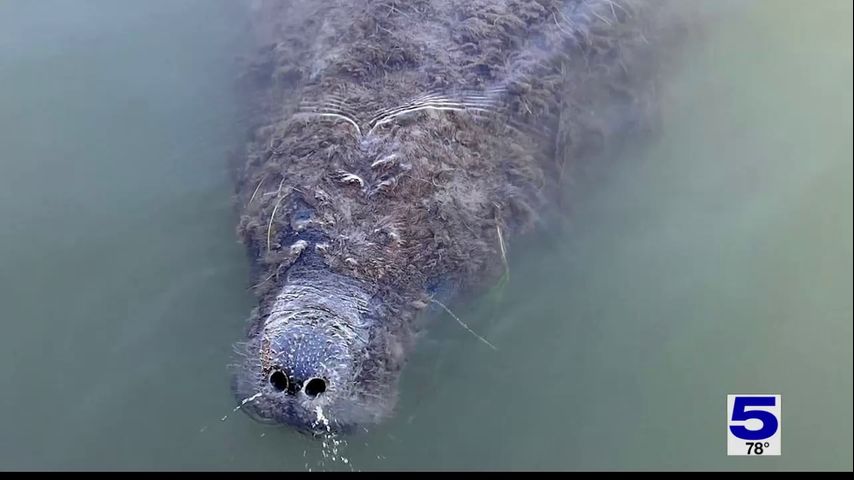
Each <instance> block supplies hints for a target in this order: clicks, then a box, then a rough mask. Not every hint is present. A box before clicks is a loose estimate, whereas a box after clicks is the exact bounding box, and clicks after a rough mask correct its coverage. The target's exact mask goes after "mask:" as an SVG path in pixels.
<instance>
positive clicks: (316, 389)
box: [303, 377, 326, 397]
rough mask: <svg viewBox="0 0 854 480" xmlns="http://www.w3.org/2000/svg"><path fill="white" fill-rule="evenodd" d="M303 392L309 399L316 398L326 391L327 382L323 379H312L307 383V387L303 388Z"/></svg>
mask: <svg viewBox="0 0 854 480" xmlns="http://www.w3.org/2000/svg"><path fill="white" fill-rule="evenodd" d="M303 391H304V392H305V394H306V395H308V396H309V397H316V396H318V395H320V394H321V393H323V392H325V391H326V381H325V380H323V379H322V378H317V377H315V378H310V379H309V380H308V381H307V382H305V386H303Z"/></svg>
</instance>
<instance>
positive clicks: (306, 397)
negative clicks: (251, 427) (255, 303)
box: [232, 267, 405, 433]
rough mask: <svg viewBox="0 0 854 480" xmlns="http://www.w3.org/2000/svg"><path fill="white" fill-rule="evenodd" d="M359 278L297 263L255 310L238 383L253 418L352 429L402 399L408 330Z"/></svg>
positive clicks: (315, 429) (316, 428)
mask: <svg viewBox="0 0 854 480" xmlns="http://www.w3.org/2000/svg"><path fill="white" fill-rule="evenodd" d="M388 317H389V314H388V313H387V311H386V308H385V307H384V306H383V304H382V302H377V301H376V300H375V299H374V298H372V297H371V296H370V295H369V294H368V293H367V291H366V289H365V288H363V286H362V285H361V284H360V282H358V281H356V280H354V279H352V278H349V277H346V276H342V275H339V274H335V273H332V272H330V271H328V270H326V269H324V268H322V267H319V268H313V267H303V268H292V269H291V270H290V271H289V273H288V275H287V281H286V282H285V284H284V285H283V286H282V288H281V289H280V290H279V291H278V293H277V294H276V295H275V297H274V298H271V299H270V301H269V302H268V305H267V306H266V307H265V306H264V304H263V303H262V306H261V307H259V309H258V310H257V318H256V319H255V320H254V321H253V326H252V327H251V328H250V332H249V339H248V341H247V342H245V343H243V344H241V345H240V346H239V347H238V349H237V350H238V354H239V355H240V356H241V357H242V358H241V360H240V362H239V363H238V364H237V370H236V372H235V373H234V376H233V380H232V389H233V392H234V394H235V396H236V399H237V400H238V403H239V404H241V410H243V411H244V412H246V413H247V414H248V415H250V416H251V417H252V418H254V419H256V420H258V421H260V422H264V423H271V424H282V425H288V426H291V427H293V428H295V429H297V430H300V431H303V432H307V433H320V432H326V431H339V432H349V431H353V430H354V429H356V428H357V427H364V426H366V425H369V424H374V423H377V422H379V421H380V420H382V419H383V418H384V417H386V416H388V415H389V414H390V413H391V410H392V409H393V408H394V405H395V403H396V392H397V382H398V377H399V372H400V369H401V363H402V361H403V348H402V342H403V339H404V337H405V334H404V333H405V332H403V331H402V330H401V329H400V328H395V327H394V326H393V325H399V323H397V322H394V321H389V320H388Z"/></svg>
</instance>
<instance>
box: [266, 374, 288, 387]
mask: <svg viewBox="0 0 854 480" xmlns="http://www.w3.org/2000/svg"><path fill="white" fill-rule="evenodd" d="M270 385H272V386H273V388H275V389H276V390H278V391H280V392H284V391H285V390H287V388H288V376H287V375H285V372H283V371H281V370H276V371H274V372H273V373H271V374H270Z"/></svg>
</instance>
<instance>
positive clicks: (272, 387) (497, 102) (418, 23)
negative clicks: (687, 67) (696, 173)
mask: <svg viewBox="0 0 854 480" xmlns="http://www.w3.org/2000/svg"><path fill="white" fill-rule="evenodd" d="M257 8H258V10H257V13H258V18H259V20H258V24H257V28H258V29H259V30H258V31H259V32H263V35H265V36H267V39H268V42H269V45H270V46H269V48H268V49H266V51H265V54H264V56H263V58H262V60H261V61H259V62H258V63H257V64H256V65H255V66H254V69H253V70H252V72H251V73H252V75H251V78H252V79H253V80H254V81H255V82H256V88H257V95H258V96H257V100H258V106H259V110H258V112H259V113H258V118H259V119H261V120H260V121H259V122H258V123H259V127H258V128H257V129H256V130H255V137H254V138H253V140H252V142H251V143H250V149H249V152H248V160H247V162H246V164H245V166H244V168H243V169H242V172H241V174H240V181H239V185H238V198H239V201H240V205H241V208H242V215H241V222H240V226H239V232H240V234H241V237H242V239H243V241H244V242H245V244H246V245H247V248H248V250H249V252H250V256H251V258H252V261H253V267H254V268H253V272H254V273H253V276H254V289H255V292H256V294H257V295H258V298H259V304H258V307H257V309H256V311H255V312H254V313H253V315H252V318H251V319H250V323H249V329H248V340H247V341H246V342H245V343H243V344H242V345H241V346H240V348H239V351H240V354H241V355H242V359H241V363H240V365H239V366H238V370H237V371H236V372H235V376H234V390H235V394H236V396H237V398H238V400H241V401H242V402H243V403H245V405H244V406H243V410H244V411H247V412H248V413H249V414H250V415H252V416H253V417H255V418H257V419H259V420H261V421H268V422H273V423H282V424H289V425H292V426H294V427H296V428H298V429H301V430H308V431H316V430H319V429H326V428H332V429H336V430H347V429H350V428H352V427H355V426H361V425H366V424H370V423H376V422H378V421H381V420H382V419H383V418H384V417H386V416H388V415H389V414H390V412H391V411H392V409H393V407H394V404H395V397H396V390H397V382H398V378H399V375H400V371H401V369H402V368H403V365H404V364H405V361H406V357H407V354H408V352H409V351H410V350H411V349H412V347H413V345H414V336H415V333H416V332H417V330H418V328H419V323H418V322H417V320H418V319H419V318H420V317H422V316H423V315H422V314H423V311H424V310H425V307H427V306H429V305H430V304H431V302H436V301H437V298H436V296H437V295H442V297H441V299H440V300H439V301H446V300H447V299H449V298H453V297H455V296H459V295H461V294H465V293H469V292H476V291H477V290H479V289H480V288H482V287H484V286H488V285H490V284H492V283H494V282H495V281H496V280H497V279H498V278H499V277H500V276H501V275H502V274H503V273H504V271H505V265H506V258H505V254H506V243H507V242H512V241H513V239H514V238H517V236H518V235H521V234H522V233H525V232H527V231H530V230H531V229H533V228H536V225H537V223H538V222H539V221H540V219H541V217H542V215H543V214H544V213H545V212H546V211H547V210H548V209H549V208H552V207H553V205H554V204H555V202H556V199H557V198H558V195H559V191H560V189H561V187H562V185H563V184H564V183H565V181H566V179H567V178H569V177H570V176H571V174H572V168H573V167H574V166H576V165H579V164H580V163H581V162H583V161H584V160H586V159H589V158H593V157H594V156H596V155H597V154H598V153H600V152H601V149H602V148H603V147H604V146H605V145H607V144H609V142H612V141H615V140H616V139H619V138H621V137H624V136H626V135H630V134H633V133H635V132H638V131H641V130H644V129H646V128H647V127H648V126H649V125H650V124H651V119H652V118H654V112H655V97H654V92H655V78H656V75H657V72H658V65H659V61H658V59H657V54H658V53H659V51H660V50H661V48H662V45H663V42H664V40H663V38H664V35H663V32H664V31H665V30H667V29H666V28H662V25H663V24H664V23H665V22H666V20H665V15H664V14H663V9H664V4H663V3H662V2H643V1H634V0H536V1H535V0H489V1H487V0H432V1H428V0H421V1H418V0H416V1H411V2H410V1H407V2H397V1H394V0H392V1H388V0H385V1H346V0H342V1H337V2H304V3H303V2H272V1H270V2H266V1H261V2H259V3H258V5H257ZM247 399H248V400H247ZM321 418H323V419H324V422H328V426H327V425H320V422H319V421H320V419H321Z"/></svg>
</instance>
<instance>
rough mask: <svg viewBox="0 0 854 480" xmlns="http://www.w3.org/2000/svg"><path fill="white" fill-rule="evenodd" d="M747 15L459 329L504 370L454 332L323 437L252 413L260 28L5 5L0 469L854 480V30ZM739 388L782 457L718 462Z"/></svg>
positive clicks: (191, 9) (714, 36)
mask: <svg viewBox="0 0 854 480" xmlns="http://www.w3.org/2000/svg"><path fill="white" fill-rule="evenodd" d="M734 3H735V4H736V5H738V7H739V8H734V9H732V10H731V13H730V14H729V15H731V17H728V19H727V20H726V21H725V22H723V23H721V24H720V26H719V28H717V29H716V30H714V31H713V32H711V34H710V36H709V37H708V38H707V39H706V42H705V43H704V45H702V46H701V47H699V48H697V49H695V51H692V52H691V53H690V54H689V55H688V56H687V58H688V60H687V62H686V64H685V66H684V69H683V70H682V71H680V73H679V74H678V75H677V76H675V77H674V78H673V79H672V81H671V82H670V84H669V85H668V87H667V89H666V98H667V102H666V105H665V106H666V112H665V113H666V115H665V119H664V127H665V128H664V132H665V133H664V134H663V136H662V138H660V139H658V140H657V141H656V142H654V144H653V145H648V146H639V147H637V148H633V149H631V150H630V151H629V153H627V154H626V155H625V157H626V158H622V159H620V160H619V161H618V162H616V164H615V165H617V167H614V168H608V169H606V170H604V171H602V172H600V173H599V176H598V180H597V181H595V182H593V183H589V184H584V185H579V186H577V188H578V190H577V200H576V202H575V212H574V215H573V217H572V220H571V222H568V223H567V225H566V226H565V228H562V229H560V232H558V233H555V234H552V235H547V236H545V238H542V239H539V240H525V241H519V242H515V243H512V244H511V245H510V248H511V252H510V253H511V282H510V285H509V286H508V287H506V288H505V289H504V290H503V291H501V292H496V294H495V295H492V296H489V297H487V298H485V299H482V300H480V301H476V302H474V303H473V304H471V305H469V306H468V307H459V308H458V309H457V310H456V313H457V314H458V315H459V316H460V317H461V318H462V319H464V320H465V321H466V324H467V325H469V326H471V327H472V329H474V330H475V331H476V332H478V334H481V335H483V336H484V337H485V338H487V339H488V340H489V341H490V342H492V343H494V344H495V345H496V346H497V347H498V350H497V351H494V350H492V349H490V348H489V347H488V346H486V345H484V344H483V343H482V342H480V341H478V339H476V338H474V337H473V336H472V335H471V334H469V333H468V332H466V331H465V330H464V329H462V328H461V327H460V325H459V324H457V323H456V322H455V321H454V320H453V319H451V318H450V317H447V316H446V317H442V318H440V319H439V321H438V322H437V323H436V324H435V325H434V326H435V328H434V329H433V331H432V333H431V334H430V336H429V337H428V338H426V339H425V341H424V342H423V343H422V344H421V348H420V349H419V350H418V352H417V353H416V355H415V357H414V359H413V363H412V364H411V365H410V367H409V369H408V370H407V373H406V375H405V377H404V381H403V385H402V402H401V405H400V408H399V415H398V416H397V417H395V418H394V419H393V420H391V421H390V422H388V424H386V425H384V426H382V427H381V428H377V429H375V430H374V431H372V432H370V433H368V434H363V435H358V436H355V437H349V438H346V437H339V438H333V439H327V440H326V441H325V442H321V441H320V440H310V439H308V438H306V437H304V436H301V435H298V434H294V433H291V432H289V431H287V430H282V429H274V428H270V427H264V426H261V425H258V424H255V423H253V422H252V421H250V420H249V419H248V418H246V417H245V416H244V415H242V414H240V413H233V412H232V410H233V408H234V403H233V400H232V398H231V396H230V394H229V389H228V378H227V375H226V364H227V363H228V362H229V361H230V359H231V351H230V344H231V342H232V341H234V340H235V339H237V338H239V337H240V335H241V334H242V328H243V319H244V318H245V316H246V315H247V312H248V311H249V309H250V307H251V305H252V299H251V297H250V295H249V293H248V292H247V291H246V288H247V286H248V285H247V283H246V282H247V278H248V272H247V267H246V262H245V258H244V254H243V251H242V249H241V247H240V246H239V245H238V244H237V243H236V237H235V234H234V223H235V218H234V215H233V212H232V210H231V207H230V204H229V202H230V199H229V194H230V185H229V178H228V176H227V172H226V169H225V162H226V156H227V153H228V151H229V149H232V148H234V147H235V146H236V145H237V142H239V140H240V135H241V133H242V132H241V131H240V130H239V129H238V128H237V127H236V125H237V123H238V122H237V118H238V117H239V110H238V105H237V101H236V100H235V98H234V97H233V95H232V93H231V84H230V81H231V78H232V77H233V75H234V74H235V73H236V71H235V66H234V63H233V57H234V56H235V55H237V54H239V53H242V48H243V47H244V46H245V45H246V42H247V39H246V38H245V35H244V33H243V31H242V28H243V26H244V25H243V24H242V21H241V19H242V18H243V17H242V11H241V9H240V7H239V5H238V4H237V3H236V2H231V1H227V0H215V1H214V0H185V1H180V2H175V1H167V0H162V1H146V2H130V1H128V2H115V1H112V0H100V1H70V0H69V1H59V0H42V1H39V2H27V1H23V0H6V1H4V2H0V218H2V220H3V222H2V226H0V321H2V324H0V468H3V469H22V468H29V469H32V468H39V469H43V468H48V469H69V468H71V469H82V468H85V469H91V468H96V469H106V468H123V469H174V468H193V469H298V470H301V469H309V468H310V469H312V470H322V469H343V470H349V469H351V468H352V469H356V470H359V469H400V468H403V469H450V468H464V469H484V468H487V469H506V468H515V469H529V468H532V469H671V468H691V469H741V468H745V469H747V468H763V469H768V468H771V469H776V468H779V469H848V470H850V469H851V468H852V453H851V452H852V294H851V291H852V161H851V158H852V107H851V105H852V74H851V71H852V45H851V37H852V25H851V18H852V7H851V3H850V2H848V1H843V0H840V1H832V0H825V1H821V2H795V1H785V2H783V1H776V0H775V1H764V2H758V3H747V2H741V3H739V2H734ZM739 392H775V393H782V395H783V397H784V401H785V409H784V411H783V423H784V424H785V428H784V434H783V455H782V456H781V457H776V458H764V459H746V458H734V457H727V456H726V444H725V425H724V416H725V412H724V407H725V399H726V394H727V393H739ZM223 418H225V420H222V419H223ZM333 450H337V452H335V453H331V452H333Z"/></svg>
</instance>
